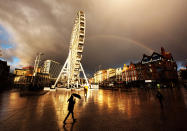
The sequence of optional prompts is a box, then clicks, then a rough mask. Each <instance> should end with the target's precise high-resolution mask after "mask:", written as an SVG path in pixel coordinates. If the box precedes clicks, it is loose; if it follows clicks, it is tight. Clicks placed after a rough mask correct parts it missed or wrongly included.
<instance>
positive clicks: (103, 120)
mask: <svg viewBox="0 0 187 131" xmlns="http://www.w3.org/2000/svg"><path fill="white" fill-rule="evenodd" d="M160 91H161V93H163V95H164V109H163V110H162V109H160V105H159V102H158V100H157V99H156V97H155V95H156V90H144V89H128V90H115V91H112V90H89V91H88V92H87V93H86V92H84V90H75V91H70V90H66V89H64V90H57V91H54V92H48V93H47V94H45V95H41V96H27V97H20V95H19V92H15V91H9V92H3V93H0V130H3V131H4V130H5V131H6V130H7V131H9V130H21V131H27V130H28V131H30V130H35V131H38V130H54V131H56V130H185V129H187V126H186V120H187V104H186V103H187V102H186V101H187V97H186V96H187V90H186V89H184V88H181V89H177V88H175V89H162V90H160ZM71 93H77V94H80V95H81V97H82V99H76V104H75V109H74V116H75V118H76V119H77V122H75V123H73V120H72V118H71V116H70V117H69V118H68V120H67V124H66V125H65V126H63V120H64V118H65V116H66V115H67V113H68V111H67V107H68V103H67V100H68V98H69V97H70V95H71Z"/></svg>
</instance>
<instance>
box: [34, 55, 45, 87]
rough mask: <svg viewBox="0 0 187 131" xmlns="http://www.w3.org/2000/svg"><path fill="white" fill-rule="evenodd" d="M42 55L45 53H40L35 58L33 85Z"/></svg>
mask: <svg viewBox="0 0 187 131" xmlns="http://www.w3.org/2000/svg"><path fill="white" fill-rule="evenodd" d="M41 55H44V54H43V53H39V54H38V55H37V56H36V59H35V62H34V71H33V76H32V84H33V85H34V82H35V76H36V75H37V73H38V67H39V64H40V59H41Z"/></svg>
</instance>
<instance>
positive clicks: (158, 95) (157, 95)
mask: <svg viewBox="0 0 187 131" xmlns="http://www.w3.org/2000/svg"><path fill="white" fill-rule="evenodd" d="M156 97H157V99H158V100H159V102H160V107H161V108H162V109H163V108H164V105H163V100H164V97H163V95H162V94H161V93H160V91H157V94H156Z"/></svg>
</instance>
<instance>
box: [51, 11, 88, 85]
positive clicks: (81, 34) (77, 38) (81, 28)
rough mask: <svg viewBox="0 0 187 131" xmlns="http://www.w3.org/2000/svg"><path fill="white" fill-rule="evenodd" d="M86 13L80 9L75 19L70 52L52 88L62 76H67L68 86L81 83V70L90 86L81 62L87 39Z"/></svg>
mask: <svg viewBox="0 0 187 131" xmlns="http://www.w3.org/2000/svg"><path fill="white" fill-rule="evenodd" d="M85 25H86V21H85V14H84V13H83V11H79V12H78V13H77V16H76V18H75V21H74V26H73V30H72V34H71V40H70V47H69V54H68V57H67V59H66V61H65V64H64V66H63V67H62V70H61V72H60V74H59V76H58V78H57V80H56V82H55V84H54V85H53V86H52V88H55V87H56V84H57V83H58V81H59V80H60V78H62V77H63V78H66V81H65V83H66V85H67V88H74V87H77V88H78V86H79V85H80V72H81V71H82V72H83V75H84V78H85V80H86V84H87V86H88V87H89V83H88V80H87V77H86V75H85V72H84V69H83V67H82V64H81V59H82V53H83V47H84V39H85Z"/></svg>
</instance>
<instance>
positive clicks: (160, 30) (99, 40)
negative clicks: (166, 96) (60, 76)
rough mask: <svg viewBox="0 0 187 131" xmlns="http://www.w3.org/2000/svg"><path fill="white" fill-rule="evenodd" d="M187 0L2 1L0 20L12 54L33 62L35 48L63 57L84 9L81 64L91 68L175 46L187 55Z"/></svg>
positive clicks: (180, 55)
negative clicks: (8, 34) (10, 38)
mask: <svg viewBox="0 0 187 131" xmlns="http://www.w3.org/2000/svg"><path fill="white" fill-rule="evenodd" d="M186 6H187V1H186V0H157V1H150V0H53V1H51V0H32V1H31V0H15V1H13V0H0V24H1V25H2V26H3V27H4V28H6V29H7V30H8V31H9V33H10V34H11V35H12V37H13V39H14V43H15V45H16V46H15V48H14V50H13V51H11V52H10V53H9V54H10V55H12V56H16V57H18V58H20V59H21V61H20V63H21V64H22V65H25V64H31V63H32V61H33V59H34V58H35V55H36V53H37V52H43V53H44V54H45V56H44V57H45V58H50V59H54V60H57V61H59V62H61V63H63V62H64V61H65V58H66V57H67V54H68V48H69V41H70V36H71V31H72V26H73V21H74V18H75V14H76V12H77V11H78V10H83V11H85V13H86V21H87V23H86V26H87V27H86V41H85V48H84V55H83V66H84V68H85V69H86V71H88V72H93V71H94V70H97V69H98V66H99V65H102V66H101V68H108V67H117V66H121V65H123V64H124V63H128V62H130V61H138V60H140V59H141V56H142V54H143V53H147V54H150V53H151V52H152V51H153V50H156V51H159V50H160V47H161V46H164V47H165V48H166V49H167V50H169V51H171V52H172V54H173V56H174V58H175V59H176V60H178V61H183V60H184V59H186V55H187V53H186V50H187V46H186V41H187V37H186V36H187V29H186V28H187V17H186V15H187V8H186Z"/></svg>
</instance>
